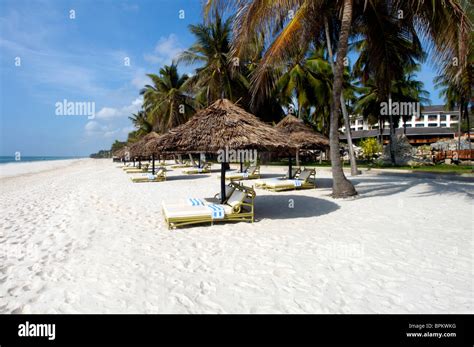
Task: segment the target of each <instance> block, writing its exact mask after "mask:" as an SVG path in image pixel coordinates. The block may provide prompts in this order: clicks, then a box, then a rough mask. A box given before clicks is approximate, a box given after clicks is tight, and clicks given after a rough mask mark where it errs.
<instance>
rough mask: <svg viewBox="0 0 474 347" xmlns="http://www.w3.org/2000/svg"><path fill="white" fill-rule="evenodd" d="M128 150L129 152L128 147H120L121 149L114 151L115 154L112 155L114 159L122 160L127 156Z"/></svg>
mask: <svg viewBox="0 0 474 347" xmlns="http://www.w3.org/2000/svg"><path fill="white" fill-rule="evenodd" d="M128 150H129V147H128V146H125V147H122V148H120V149H119V150H117V151H115V152H114V153H113V155H114V156H115V157H118V158H123V157H125V155H126V154H127V152H128Z"/></svg>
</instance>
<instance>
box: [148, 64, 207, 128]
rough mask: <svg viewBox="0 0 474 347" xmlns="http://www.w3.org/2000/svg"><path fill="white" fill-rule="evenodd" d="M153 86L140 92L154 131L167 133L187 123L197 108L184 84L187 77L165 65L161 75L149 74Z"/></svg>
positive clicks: (172, 66)
mask: <svg viewBox="0 0 474 347" xmlns="http://www.w3.org/2000/svg"><path fill="white" fill-rule="evenodd" d="M147 76H148V77H149V78H150V79H151V81H152V84H149V85H146V86H145V88H143V89H142V90H141V92H140V94H142V95H143V109H144V111H145V113H146V114H147V117H148V120H149V121H151V122H152V124H153V129H152V130H155V131H157V132H165V131H167V130H168V129H171V128H173V127H175V126H177V125H180V124H182V123H184V122H186V121H187V120H188V119H189V117H190V115H191V114H192V113H193V112H194V111H195V109H196V108H197V106H198V105H197V103H196V101H195V100H194V99H193V97H192V95H190V94H189V93H187V92H186V90H185V88H184V84H185V82H186V81H187V79H188V76H187V75H179V73H178V69H177V66H176V65H174V64H171V65H170V66H168V65H165V66H164V67H163V68H161V69H160V72H159V75H155V74H147Z"/></svg>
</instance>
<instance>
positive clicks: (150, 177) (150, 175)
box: [146, 173, 156, 180]
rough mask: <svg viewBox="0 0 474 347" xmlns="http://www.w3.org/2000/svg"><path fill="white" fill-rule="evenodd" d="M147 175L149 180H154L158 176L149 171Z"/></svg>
mask: <svg viewBox="0 0 474 347" xmlns="http://www.w3.org/2000/svg"><path fill="white" fill-rule="evenodd" d="M146 176H147V177H148V179H149V180H154V179H155V178H156V176H155V175H153V174H152V173H149V174H147V175H146Z"/></svg>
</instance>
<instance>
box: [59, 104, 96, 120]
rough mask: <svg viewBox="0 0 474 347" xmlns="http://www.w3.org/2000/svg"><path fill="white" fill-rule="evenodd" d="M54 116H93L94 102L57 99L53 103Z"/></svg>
mask: <svg viewBox="0 0 474 347" xmlns="http://www.w3.org/2000/svg"><path fill="white" fill-rule="evenodd" d="M54 106H55V107H56V116H87V119H94V118H95V102H93V101H68V100H66V99H64V100H63V101H58V102H56V103H55V104H54Z"/></svg>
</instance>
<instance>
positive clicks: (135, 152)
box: [130, 131, 160, 157]
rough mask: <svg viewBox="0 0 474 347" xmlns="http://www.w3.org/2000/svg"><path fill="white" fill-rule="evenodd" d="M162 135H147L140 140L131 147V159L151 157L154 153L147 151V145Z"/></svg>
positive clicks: (154, 133) (153, 133)
mask: <svg viewBox="0 0 474 347" xmlns="http://www.w3.org/2000/svg"><path fill="white" fill-rule="evenodd" d="M159 136H160V135H159V134H158V133H156V132H154V131H152V132H151V133H148V134H146V135H145V136H143V137H142V138H141V139H140V140H138V141H137V142H135V143H134V144H133V145H131V146H130V156H131V157H145V156H150V155H151V154H152V153H151V152H149V151H148V150H147V147H146V144H147V143H148V141H150V140H152V139H156V138H158V137H159Z"/></svg>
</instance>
